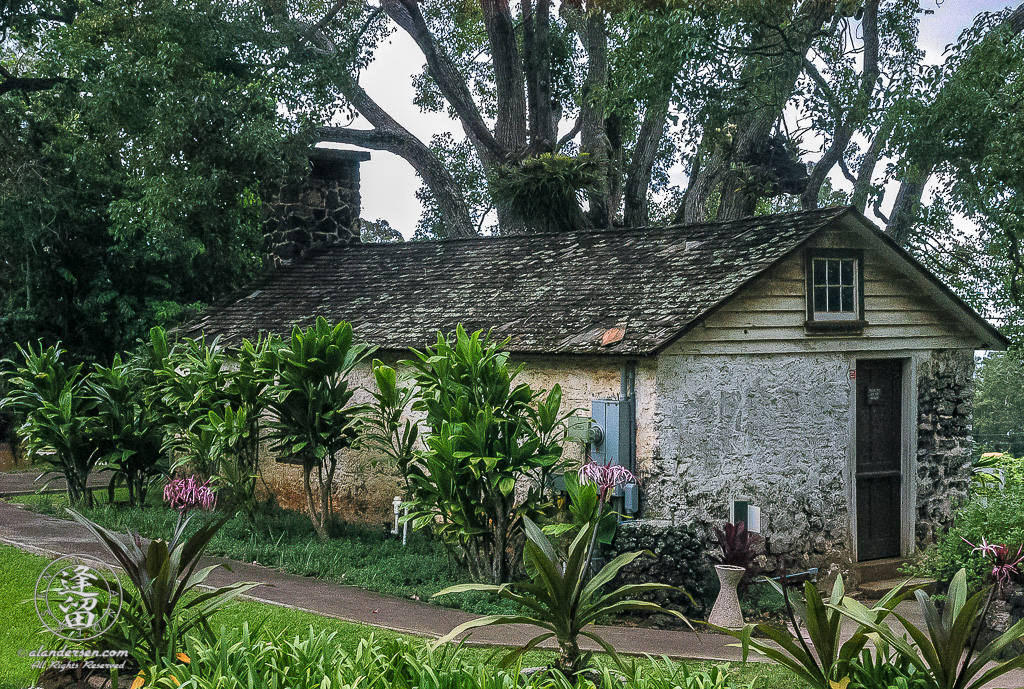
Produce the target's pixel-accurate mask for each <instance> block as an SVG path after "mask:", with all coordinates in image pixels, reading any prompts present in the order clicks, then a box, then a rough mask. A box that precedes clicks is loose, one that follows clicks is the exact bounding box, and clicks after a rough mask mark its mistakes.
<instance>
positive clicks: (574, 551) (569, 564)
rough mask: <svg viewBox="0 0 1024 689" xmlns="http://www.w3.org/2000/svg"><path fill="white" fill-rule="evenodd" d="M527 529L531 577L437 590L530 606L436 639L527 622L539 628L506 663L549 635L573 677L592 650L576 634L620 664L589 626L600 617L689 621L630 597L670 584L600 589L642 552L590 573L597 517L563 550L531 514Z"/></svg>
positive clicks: (561, 666) (560, 663)
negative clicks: (646, 615)
mask: <svg viewBox="0 0 1024 689" xmlns="http://www.w3.org/2000/svg"><path fill="white" fill-rule="evenodd" d="M523 523H524V526H525V531H526V538H527V541H526V546H525V552H524V556H523V557H524V560H525V561H526V565H527V569H528V570H529V571H530V573H531V579H530V581H527V582H524V583H515V584H502V585H500V586H495V585H492V584H462V585H459V586H451V587H449V588H446V589H444V590H443V591H440V592H438V593H436V594H434V595H435V596H444V595H447V594H450V593H461V592H464V591H487V592H491V593H495V594H497V595H498V596H500V597H502V598H505V599H507V600H510V601H514V602H516V603H518V604H520V605H522V606H523V607H525V608H526V609H527V610H528V611H529V612H528V613H526V614H522V615H487V616H484V617H478V618H476V619H474V620H470V621H469V622H465V623H463V624H461V625H459V626H458V627H456V628H455V629H453V630H452V631H451V632H450V633H448V635H447V636H445V637H444V638H442V639H440V640H439V641H438V642H437V643H438V644H442V643H445V642H447V641H451V640H452V639H454V638H455V637H457V636H459V635H460V634H462V633H464V632H468V631H471V630H473V629H478V628H480V627H488V626H491V625H498V624H527V625H531V626H534V627H538V628H540V629H541V630H543V631H542V632H541V633H540V634H538V635H537V636H535V637H534V638H532V639H531V640H530V641H529V642H527V643H526V644H525V645H524V646H522V647H521V648H518V649H516V650H514V651H511V652H510V653H508V654H507V655H506V656H505V658H504V659H503V660H502V666H503V667H507V666H508V665H510V664H512V663H513V662H515V661H516V659H518V658H519V657H520V656H521V655H522V654H524V653H526V652H527V651H529V650H530V649H532V648H534V647H535V646H536V645H537V644H540V643H543V642H544V641H547V640H548V639H550V638H554V639H555V640H556V641H557V642H558V649H559V655H558V660H557V662H556V665H555V666H556V668H557V669H558V670H560V671H561V672H562V673H563V674H565V675H566V676H568V677H574V676H575V675H576V674H578V673H579V672H580V671H582V670H583V669H585V668H586V666H587V664H588V663H589V661H590V657H591V655H592V654H591V653H583V652H582V651H581V650H580V645H579V642H580V637H581V636H582V637H585V638H587V639H590V640H591V641H593V642H595V643H596V644H598V646H600V647H601V648H602V649H604V650H605V651H606V652H607V653H608V655H610V656H611V657H612V658H613V659H614V660H615V662H616V663H618V664H620V665H621V664H622V662H621V660H619V656H618V654H617V653H616V652H615V649H614V648H613V647H612V646H611V644H609V643H608V642H607V641H605V640H604V639H603V638H601V636H599V635H598V634H597V633H596V632H594V631H593V630H592V629H589V630H588V629H587V627H588V626H590V625H592V624H594V623H595V622H596V621H597V620H598V619H600V618H602V617H605V616H607V615H611V614H614V613H618V612H627V611H632V610H643V611H646V612H656V613H661V614H667V615H674V616H676V617H678V618H679V619H681V620H683V621H684V622H686V623H687V624H689V621H688V620H687V619H686V617H684V616H683V615H682V614H680V613H678V612H676V611H674V610H668V609H666V608H663V607H661V606H660V605H658V604H657V603H650V602H647V601H638V600H632V597H633V596H636V595H639V594H642V593H646V592H647V591H654V590H658V589H672V588H674V587H672V586H669V585H668V584H655V583H651V584H630V585H627V586H621V587H619V588H617V589H615V590H614V591H611V592H609V593H603V592H602V589H603V588H604V587H605V585H607V584H609V583H610V582H611V581H612V580H613V579H614V578H615V577H616V575H617V574H618V573H619V571H620V570H621V569H622V568H623V567H625V566H626V565H628V564H629V563H631V562H633V560H635V559H636V558H638V557H640V556H641V555H643V554H644V553H643V552H636V553H624V554H622V555H619V556H618V557H616V558H615V559H614V560H612V561H611V562H609V563H608V564H606V565H605V566H604V567H602V568H601V571H599V572H598V573H597V574H596V575H594V577H593V578H589V577H588V576H587V574H588V569H589V567H588V564H589V562H590V558H591V555H592V553H593V548H594V533H595V531H596V529H597V521H596V520H593V521H591V522H589V523H587V524H586V525H584V526H583V527H582V528H581V529H580V530H579V532H578V533H577V534H576V537H575V538H574V539H573V541H572V543H571V544H570V545H569V549H568V551H567V552H565V553H561V552H559V551H558V550H556V548H555V547H554V546H553V545H552V544H551V541H549V540H548V537H547V536H545V535H544V532H543V531H541V529H540V527H538V526H537V525H536V524H534V523H533V522H532V521H531V520H530V518H529V517H525V518H524V519H523Z"/></svg>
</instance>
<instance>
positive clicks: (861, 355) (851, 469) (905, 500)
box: [846, 351, 918, 562]
mask: <svg viewBox="0 0 1024 689" xmlns="http://www.w3.org/2000/svg"><path fill="white" fill-rule="evenodd" d="M858 359H891V360H896V361H899V362H900V363H901V364H902V374H903V375H902V387H903V389H902V390H901V395H900V471H901V473H902V477H901V481H900V556H901V557H910V556H912V555H913V554H914V551H915V549H916V547H917V542H916V541H917V369H918V357H917V356H915V352H909V351H892V352H851V353H850V358H849V370H850V371H854V370H856V368H857V360H858ZM849 384H850V415H849V419H850V422H849V429H848V432H849V442H847V444H846V486H847V490H846V494H847V501H848V502H847V506H848V509H847V513H848V514H849V516H850V532H849V535H848V542H849V544H850V552H851V554H852V556H853V561H854V562H860V554H859V553H858V552H857V535H858V534H857V478H856V472H857V381H856V380H855V379H853V378H849Z"/></svg>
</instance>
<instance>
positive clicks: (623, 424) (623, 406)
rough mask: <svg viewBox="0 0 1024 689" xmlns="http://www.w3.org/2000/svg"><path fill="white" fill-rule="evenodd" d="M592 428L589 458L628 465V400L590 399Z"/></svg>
mask: <svg viewBox="0 0 1024 689" xmlns="http://www.w3.org/2000/svg"><path fill="white" fill-rule="evenodd" d="M590 416H591V418H593V419H594V426H596V427H597V428H596V429H594V432H593V434H592V435H591V442H590V458H591V459H592V460H593V461H594V463H595V464H601V465H608V464H618V465H620V466H624V467H626V468H627V469H629V470H631V471H632V469H633V467H632V466H630V457H629V450H630V437H629V436H630V428H629V425H630V423H629V400H618V399H604V400H591V401H590Z"/></svg>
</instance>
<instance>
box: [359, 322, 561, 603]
mask: <svg viewBox="0 0 1024 689" xmlns="http://www.w3.org/2000/svg"><path fill="white" fill-rule="evenodd" d="M506 343H507V341H506V342H493V341H491V340H490V339H489V338H488V337H487V336H485V335H483V334H482V333H480V332H476V333H473V334H472V335H468V334H467V333H466V331H465V330H463V328H462V326H459V327H458V328H457V329H456V332H455V333H454V335H453V337H452V338H451V341H449V339H447V338H445V337H444V336H443V335H442V334H440V333H438V337H437V344H436V345H435V346H434V347H430V348H427V350H426V351H425V352H415V351H414V354H415V355H416V360H415V361H410V362H406V363H408V364H409V365H410V366H411V367H412V369H413V375H414V378H415V382H416V383H417V385H418V390H417V391H416V393H415V402H414V403H413V405H412V408H413V410H415V411H422V412H425V415H426V418H425V419H424V421H423V423H422V429H423V430H421V431H420V434H419V435H420V437H421V438H422V440H423V444H424V446H425V449H424V450H422V451H418V452H413V451H412V443H413V442H414V441H415V437H413V436H411V431H409V429H408V426H405V427H403V426H401V425H400V414H396V411H397V410H398V409H399V407H398V406H397V405H398V404H399V403H400V402H401V401H402V400H404V399H406V396H407V395H408V394H409V393H408V392H407V389H404V388H403V389H397V388H396V387H395V383H394V380H395V376H394V372H393V370H391V369H390V368H388V367H384V366H377V367H376V369H375V375H376V377H377V379H378V385H379V386H380V385H381V383H382V381H383V383H384V385H383V387H380V388H379V390H378V397H377V400H378V404H377V405H376V406H375V407H374V408H373V411H372V413H371V414H370V424H371V426H372V427H373V428H374V429H375V430H374V432H372V433H371V434H370V436H369V437H370V438H371V439H372V442H373V443H374V446H375V447H379V448H380V449H383V450H384V451H385V452H388V453H389V454H390V455H391V456H392V458H393V459H394V460H395V461H396V463H397V464H398V467H399V469H400V470H401V471H402V473H403V476H404V478H405V481H406V484H407V486H408V491H409V494H410V496H411V502H410V505H411V509H410V512H409V517H408V518H409V520H411V523H412V524H413V526H414V528H417V529H422V528H428V527H429V528H431V529H433V530H434V532H435V533H436V534H437V535H438V537H439V538H440V539H441V540H442V542H444V543H445V544H446V545H447V546H448V547H449V548H450V550H451V552H452V554H453V556H454V557H455V558H456V559H457V560H458V561H459V562H460V563H461V564H464V565H465V566H466V567H467V569H468V570H469V572H470V575H471V576H472V577H473V578H474V579H475V580H477V581H488V582H491V583H500V582H504V581H508V580H509V579H510V578H511V577H512V576H513V574H514V572H515V569H516V565H517V564H518V563H517V558H518V553H519V550H520V548H519V545H520V544H521V543H522V529H523V518H524V517H531V518H533V519H534V520H539V519H540V518H541V516H542V514H543V510H544V508H545V506H546V504H547V502H548V501H547V498H546V496H545V488H546V486H547V484H548V478H549V476H550V474H551V472H552V471H554V470H555V469H557V468H558V467H559V466H560V462H561V457H562V447H561V443H562V442H563V441H564V439H565V431H564V419H565V417H564V416H563V415H562V414H561V411H560V409H561V401H562V399H561V398H562V394H561V389H560V388H559V387H558V386H557V385H556V386H555V387H554V389H552V390H551V392H550V393H548V394H547V395H546V396H544V395H543V394H542V393H540V392H538V391H535V390H533V389H531V388H530V386H529V385H526V384H525V383H517V382H516V377H517V376H518V375H519V373H520V371H521V370H522V367H519V368H512V367H511V365H510V364H509V361H508V359H509V356H508V353H507V352H504V351H502V347H503V346H504V345H505V344H506ZM389 448H392V449H389Z"/></svg>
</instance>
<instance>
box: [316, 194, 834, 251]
mask: <svg viewBox="0 0 1024 689" xmlns="http://www.w3.org/2000/svg"><path fill="white" fill-rule="evenodd" d="M851 208H853V206H850V205H837V206H827V207H825V208H813V209H810V210H799V211H789V212H786V213H767V214H765V215H751V216H748V217H745V218H736V219H734V220H722V221H718V220H708V221H705V222H691V223H670V224H667V225H639V226H633V227H586V228H580V229H578V230H567V231H564V232H555V231H551V232H524V233H521V234H492V235H479V236H474V237H438V238H435V239H407V240H405V241H401V242H353V243H351V244H330V245H328V246H324V247H321V248H320V249H316V250H314V251H311V252H310V253H308V254H307V255H306V257H312V256H314V255H316V253H317V252H322V251H336V250H341V249H346V248H357V247H390V246H403V245H419V246H422V245H424V244H447V243H451V244H454V243H458V242H479V241H485V242H498V241H512V240H523V239H528V238H529V239H534V238H541V237H565V236H569V235H593V234H611V233H613V232H620V233H623V234H625V233H630V232H650V231H655V230H680V229H683V228H686V227H695V228H696V227H712V226H718V227H732V226H734V225H737V224H741V223H746V224H756V222H773V221H776V220H780V219H784V218H792V217H796V216H809V215H824V216H831V215H832V214H833V213H834V214H835V215H836V216H838V215H840V214H842V213H844V212H846V211H848V210H849V209H851Z"/></svg>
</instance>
